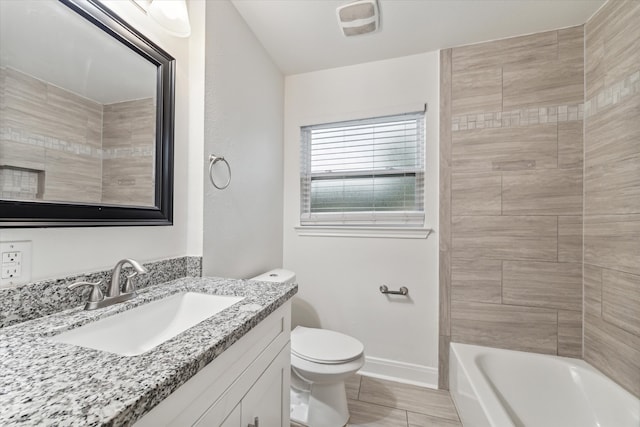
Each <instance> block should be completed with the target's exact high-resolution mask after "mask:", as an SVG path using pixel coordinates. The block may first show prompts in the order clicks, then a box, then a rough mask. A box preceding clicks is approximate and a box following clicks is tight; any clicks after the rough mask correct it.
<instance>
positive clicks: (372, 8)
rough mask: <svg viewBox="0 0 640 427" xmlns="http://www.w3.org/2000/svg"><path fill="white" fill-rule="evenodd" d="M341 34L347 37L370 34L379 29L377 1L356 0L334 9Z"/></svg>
mask: <svg viewBox="0 0 640 427" xmlns="http://www.w3.org/2000/svg"><path fill="white" fill-rule="evenodd" d="M336 12H337V14H338V22H339V23H340V28H341V29H342V34H344V35H345V36H347V37H351V36H358V35H361V34H367V33H372V32H374V31H376V30H377V29H378V28H379V27H380V14H379V9H378V2H377V0H358V1H355V2H353V3H349V4H345V5H344V6H340V7H339V8H337V9H336Z"/></svg>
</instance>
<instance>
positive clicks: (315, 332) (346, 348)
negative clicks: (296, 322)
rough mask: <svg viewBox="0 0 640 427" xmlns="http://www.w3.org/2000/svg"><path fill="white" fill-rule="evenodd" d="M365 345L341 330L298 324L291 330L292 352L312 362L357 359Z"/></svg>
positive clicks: (343, 361)
mask: <svg viewBox="0 0 640 427" xmlns="http://www.w3.org/2000/svg"><path fill="white" fill-rule="evenodd" d="M363 351H364V345H362V343H361V342H360V341H358V340H357V339H355V338H353V337H350V336H348V335H345V334H341V333H340V332H335V331H329V330H326V329H316V328H305V327H303V326H297V327H296V328H295V329H294V330H293V331H291V353H293V354H295V355H296V356H298V357H300V358H301V359H305V360H308V361H310V362H316V363H325V364H336V363H345V362H350V361H352V360H355V359H357V358H358V357H360V356H361V355H362V353H363Z"/></svg>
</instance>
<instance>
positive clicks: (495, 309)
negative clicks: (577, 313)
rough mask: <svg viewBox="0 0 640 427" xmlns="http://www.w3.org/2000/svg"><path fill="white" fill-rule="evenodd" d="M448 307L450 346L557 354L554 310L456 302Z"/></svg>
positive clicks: (556, 328)
mask: <svg viewBox="0 0 640 427" xmlns="http://www.w3.org/2000/svg"><path fill="white" fill-rule="evenodd" d="M451 305H452V309H451V340H452V341H453V342H460V343H467V344H477V345H485V346H489V347H498V348H508V349H511V350H522V351H533V352H536V353H547V354H556V353H557V343H558V336H557V333H558V312H557V311H556V310H550V309H546V308H537V307H520V306H512V305H503V304H485V303H475V302H456V301H452V303H451Z"/></svg>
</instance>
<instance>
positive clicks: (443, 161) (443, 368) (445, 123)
mask: <svg viewBox="0 0 640 427" xmlns="http://www.w3.org/2000/svg"><path fill="white" fill-rule="evenodd" d="M439 177H440V184H439V186H440V188H439V190H440V194H439V201H440V209H439V222H440V233H439V247H440V250H439V260H438V266H439V271H438V274H439V277H438V291H439V292H438V309H439V310H438V311H439V322H438V334H439V350H438V385H439V386H440V387H442V388H445V389H448V388H449V387H448V385H449V346H448V343H449V336H450V335H451V316H450V308H451V304H450V300H451V49H444V50H441V51H440V174H439ZM443 343H446V345H443Z"/></svg>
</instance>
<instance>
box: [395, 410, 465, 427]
mask: <svg viewBox="0 0 640 427" xmlns="http://www.w3.org/2000/svg"><path fill="white" fill-rule="evenodd" d="M407 417H408V420H409V427H462V423H461V422H460V421H455V420H447V419H445V418H437V417H431V416H429V415H425V414H417V413H415V412H407Z"/></svg>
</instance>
